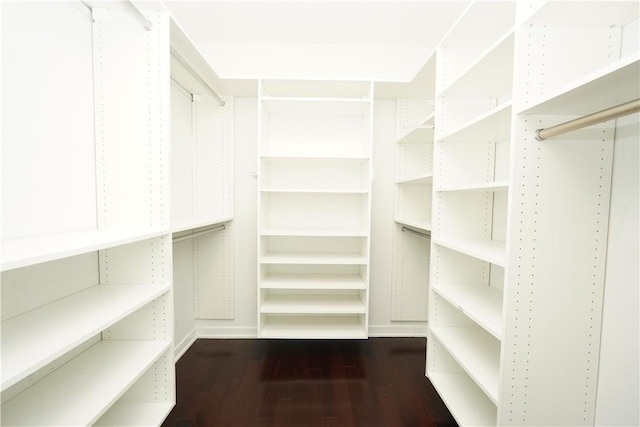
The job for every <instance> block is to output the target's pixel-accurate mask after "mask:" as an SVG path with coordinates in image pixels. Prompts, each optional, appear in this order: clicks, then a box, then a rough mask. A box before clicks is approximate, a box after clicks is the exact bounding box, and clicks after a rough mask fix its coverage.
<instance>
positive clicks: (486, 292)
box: [431, 284, 503, 340]
mask: <svg viewBox="0 0 640 427" xmlns="http://www.w3.org/2000/svg"><path fill="white" fill-rule="evenodd" d="M431 289H432V290H433V292H435V293H436V294H437V295H439V296H440V297H441V298H443V299H444V300H445V301H447V302H448V303H449V304H451V305H452V306H454V307H456V308H457V309H458V310H460V311H461V312H462V313H463V314H464V315H465V316H467V317H468V318H470V319H471V320H473V321H474V322H476V323H477V324H478V325H479V326H480V327H482V328H483V329H484V330H485V331H487V332H488V333H489V334H491V335H493V336H494V337H495V338H496V339H498V340H502V330H501V329H502V299H503V293H502V291H500V290H498V289H496V288H493V287H491V286H480V285H466V286H463V285H458V286H456V285H444V286H441V285H436V284H433V285H432V286H431Z"/></svg>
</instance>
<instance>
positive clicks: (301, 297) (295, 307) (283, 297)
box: [260, 294, 366, 314]
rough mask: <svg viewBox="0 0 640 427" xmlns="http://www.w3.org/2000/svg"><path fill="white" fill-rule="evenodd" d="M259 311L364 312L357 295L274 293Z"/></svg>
mask: <svg viewBox="0 0 640 427" xmlns="http://www.w3.org/2000/svg"><path fill="white" fill-rule="evenodd" d="M260 312H261V313H265V314H364V313H365V312H366V307H365V306H364V304H363V302H362V300H361V299H360V297H359V296H358V295H329V294H274V295H267V297H266V298H265V300H264V301H263V303H262V305H261V306H260Z"/></svg>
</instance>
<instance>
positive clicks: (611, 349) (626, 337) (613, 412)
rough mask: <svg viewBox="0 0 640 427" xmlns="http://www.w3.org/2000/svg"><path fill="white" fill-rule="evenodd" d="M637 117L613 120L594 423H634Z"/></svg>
mask: <svg viewBox="0 0 640 427" xmlns="http://www.w3.org/2000/svg"><path fill="white" fill-rule="evenodd" d="M639 128H640V123H639V121H638V115H637V114H636V115H632V116H629V117H626V118H622V119H618V123H617V126H616V139H615V146H614V158H613V177H612V189H611V205H610V216H609V241H608V249H607V266H606V276H605V288H604V307H603V315H602V342H601V349H600V368H599V371H598V391H597V398H596V425H601V426H614V425H617V426H622V425H626V426H630V425H636V426H637V425H640V414H639V409H638V402H640V392H639V387H640V373H639V370H638V365H639V360H640V316H639V302H640V301H639V299H640V292H639V291H638V288H639V283H640V279H639V272H638V259H639V257H640V254H639V251H638V236H639V235H640V227H639V225H638V220H639V218H640V211H639V208H638V205H639V203H638V195H639V194H640V187H639V184H638V182H639V178H640V177H639V175H638V170H639V159H640V151H639V149H638V148H639V147H638V134H639V130H640V129H639Z"/></svg>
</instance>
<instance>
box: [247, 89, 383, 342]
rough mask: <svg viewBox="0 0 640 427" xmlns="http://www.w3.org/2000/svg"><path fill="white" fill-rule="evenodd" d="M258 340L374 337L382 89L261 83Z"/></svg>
mask: <svg viewBox="0 0 640 427" xmlns="http://www.w3.org/2000/svg"><path fill="white" fill-rule="evenodd" d="M258 101H259V120H260V125H259V129H260V131H259V132H260V141H259V159H258V162H259V165H260V173H259V179H258V187H259V191H258V194H259V201H258V206H259V208H258V210H259V224H258V230H259V245H258V260H259V261H258V262H259V266H258V271H259V273H258V276H259V277H258V295H259V297H258V319H259V326H258V336H259V337H261V338H366V337H367V324H368V322H367V317H368V288H369V279H368V276H369V232H370V231H369V227H370V206H371V200H370V193H371V173H370V170H371V131H372V122H371V121H372V108H373V98H372V85H371V84H370V83H364V82H363V83H360V82H312V81H309V82H297V81H293V82H291V81H261V82H260V91H259V100H258Z"/></svg>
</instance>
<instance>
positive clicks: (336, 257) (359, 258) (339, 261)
mask: <svg viewBox="0 0 640 427" xmlns="http://www.w3.org/2000/svg"><path fill="white" fill-rule="evenodd" d="M259 262H260V264H312V265H366V264H367V257H366V256H364V255H351V254H306V253H305V254H293V253H292V254H267V255H262V256H261V257H260V261H259Z"/></svg>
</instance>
